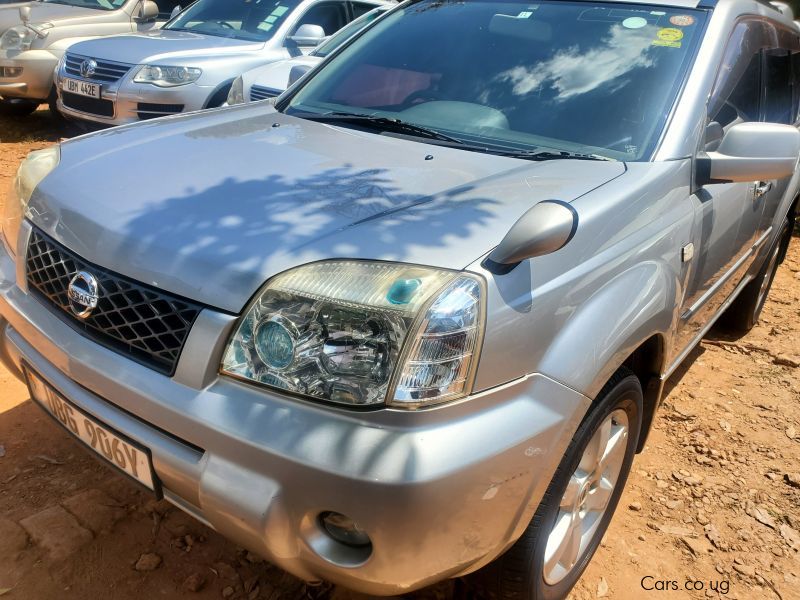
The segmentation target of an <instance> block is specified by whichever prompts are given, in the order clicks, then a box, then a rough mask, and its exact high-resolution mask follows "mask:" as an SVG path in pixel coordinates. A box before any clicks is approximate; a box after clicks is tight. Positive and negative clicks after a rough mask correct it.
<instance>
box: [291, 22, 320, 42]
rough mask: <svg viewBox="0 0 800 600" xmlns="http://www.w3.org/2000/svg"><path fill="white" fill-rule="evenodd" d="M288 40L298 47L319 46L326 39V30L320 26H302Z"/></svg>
mask: <svg viewBox="0 0 800 600" xmlns="http://www.w3.org/2000/svg"><path fill="white" fill-rule="evenodd" d="M286 39H287V40H289V41H290V42H293V43H295V44H297V45H298V46H319V44H320V43H321V42H322V40H324V39H325V30H324V29H323V28H322V27H321V26H319V25H312V24H311V23H306V24H305V25H300V27H298V28H297V31H295V32H294V35H292V36H289V37H288V38H286Z"/></svg>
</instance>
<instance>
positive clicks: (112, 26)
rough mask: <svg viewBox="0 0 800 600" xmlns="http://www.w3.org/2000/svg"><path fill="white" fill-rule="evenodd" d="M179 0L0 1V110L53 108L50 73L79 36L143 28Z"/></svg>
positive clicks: (160, 18)
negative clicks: (4, 4) (45, 106)
mask: <svg viewBox="0 0 800 600" xmlns="http://www.w3.org/2000/svg"><path fill="white" fill-rule="evenodd" d="M0 2H2V0H0ZM179 3H180V0H157V1H155V2H153V1H152V0H57V1H51V0H43V1H40V2H27V3H22V4H20V3H14V4H10V5H8V6H0V114H13V115H26V114H29V113H31V112H33V111H34V110H36V108H37V107H38V106H39V105H40V104H42V103H43V102H49V103H50V106H51V109H54V107H55V98H56V94H55V91H54V87H53V73H54V71H55V68H56V65H57V64H58V61H59V59H60V58H61V57H62V56H63V55H64V51H65V50H66V48H67V47H69V46H70V45H71V44H73V43H75V42H76V41H79V40H86V39H89V38H94V37H100V36H106V35H113V34H117V33H129V32H133V31H148V30H151V29H154V28H157V27H158V26H159V25H160V24H161V23H164V22H166V21H167V19H168V18H169V16H170V14H171V13H172V11H173V9H175V8H176V7H177V6H178V5H179Z"/></svg>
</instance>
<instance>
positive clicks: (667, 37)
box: [656, 27, 683, 48]
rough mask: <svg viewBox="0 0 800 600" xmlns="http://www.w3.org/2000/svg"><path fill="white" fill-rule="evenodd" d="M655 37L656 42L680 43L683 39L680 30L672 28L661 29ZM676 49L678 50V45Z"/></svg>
mask: <svg viewBox="0 0 800 600" xmlns="http://www.w3.org/2000/svg"><path fill="white" fill-rule="evenodd" d="M656 37H657V38H658V39H657V40H656V41H661V42H680V41H681V40H682V39H683V32H682V31H681V30H680V29H675V28H674V27H664V28H663V29H659V30H658V33H656ZM677 47H678V48H680V45H679V46H677Z"/></svg>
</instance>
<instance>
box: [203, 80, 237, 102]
mask: <svg viewBox="0 0 800 600" xmlns="http://www.w3.org/2000/svg"><path fill="white" fill-rule="evenodd" d="M232 85H233V82H231V83H229V84H227V85H224V86H222V87H221V88H220V89H218V90H217V91H216V92H214V94H213V95H212V96H211V97H210V98H209V99H208V102H206V108H219V107H220V106H222V105H223V104H225V101H226V100H227V99H228V93H229V92H230V91H231V86H232Z"/></svg>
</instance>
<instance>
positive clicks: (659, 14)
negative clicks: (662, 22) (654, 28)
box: [650, 10, 667, 17]
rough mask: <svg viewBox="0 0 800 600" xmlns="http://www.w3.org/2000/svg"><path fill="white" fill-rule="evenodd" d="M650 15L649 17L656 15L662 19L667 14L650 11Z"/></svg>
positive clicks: (660, 11) (661, 11)
mask: <svg viewBox="0 0 800 600" xmlns="http://www.w3.org/2000/svg"><path fill="white" fill-rule="evenodd" d="M650 14H651V15H658V16H659V17H663V16H664V15H665V14H667V13H665V12H664V11H663V10H651V11H650Z"/></svg>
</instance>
